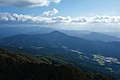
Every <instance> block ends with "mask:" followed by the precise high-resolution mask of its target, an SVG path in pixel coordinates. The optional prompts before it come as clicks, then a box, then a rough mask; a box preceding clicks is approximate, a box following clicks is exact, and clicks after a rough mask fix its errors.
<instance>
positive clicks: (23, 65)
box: [0, 49, 112, 80]
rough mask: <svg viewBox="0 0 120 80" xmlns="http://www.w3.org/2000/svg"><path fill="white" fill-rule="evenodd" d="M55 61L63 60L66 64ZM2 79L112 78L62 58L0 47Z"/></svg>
mask: <svg viewBox="0 0 120 80" xmlns="http://www.w3.org/2000/svg"><path fill="white" fill-rule="evenodd" d="M54 61H57V62H59V61H62V62H64V64H62V62H61V63H57V64H54ZM0 80H112V79H111V78H109V77H107V76H105V75H103V74H100V73H92V72H83V71H81V70H79V69H77V68H75V67H73V66H72V65H68V64H66V61H64V59H62V58H58V59H57V58H54V57H44V56H37V57H34V56H28V55H23V54H17V53H14V52H8V51H6V50H3V49H0Z"/></svg>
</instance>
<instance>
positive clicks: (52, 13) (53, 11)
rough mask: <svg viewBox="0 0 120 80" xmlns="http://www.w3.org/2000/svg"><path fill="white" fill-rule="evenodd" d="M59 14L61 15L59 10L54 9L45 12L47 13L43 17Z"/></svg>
mask: <svg viewBox="0 0 120 80" xmlns="http://www.w3.org/2000/svg"><path fill="white" fill-rule="evenodd" d="M57 13H59V10H57V9H55V8H54V9H53V10H51V11H45V12H43V16H52V15H55V14H57Z"/></svg>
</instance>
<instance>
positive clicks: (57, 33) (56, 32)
mask: <svg viewBox="0 0 120 80" xmlns="http://www.w3.org/2000/svg"><path fill="white" fill-rule="evenodd" d="M48 34H56V35H66V34H64V33H62V32H60V31H57V30H55V31H52V32H50V33H48Z"/></svg>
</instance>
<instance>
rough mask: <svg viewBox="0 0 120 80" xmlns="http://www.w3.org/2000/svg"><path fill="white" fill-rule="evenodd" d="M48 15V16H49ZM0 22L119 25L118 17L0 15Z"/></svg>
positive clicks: (119, 17)
mask: <svg viewBox="0 0 120 80" xmlns="http://www.w3.org/2000/svg"><path fill="white" fill-rule="evenodd" d="M49 15H50V14H49ZM1 22H6V23H7V22H17V23H19V22H20V23H41V24H81V23H84V24H89V23H90V24H95V23H97V24H120V16H93V17H77V18H72V17H70V16H67V17H63V16H57V17H51V18H47V17H41V16H31V15H23V14H16V13H13V14H10V13H0V23H1Z"/></svg>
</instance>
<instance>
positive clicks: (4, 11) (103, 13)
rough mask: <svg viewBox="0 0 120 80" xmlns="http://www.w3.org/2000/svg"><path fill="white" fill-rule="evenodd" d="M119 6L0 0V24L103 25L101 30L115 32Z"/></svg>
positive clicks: (73, 0)
mask: <svg viewBox="0 0 120 80" xmlns="http://www.w3.org/2000/svg"><path fill="white" fill-rule="evenodd" d="M119 4H120V0H12V1H10V0H0V24H1V25H3V24H9V23H15V24H17V23H19V22H20V23H22V24H30V23H32V24H38V25H40V26H41V25H42V26H44V25H45V26H46V25H47V26H59V27H60V26H63V27H64V28H67V26H71V29H75V28H76V29H78V28H80V29H83V28H86V29H90V27H88V26H92V27H91V29H92V28H93V26H101V25H102V26H103V27H102V28H100V29H106V28H109V27H105V26H108V25H109V26H111V27H110V28H114V30H115V28H116V26H117V28H118V26H119V24H120V5H119ZM71 23H72V24H71ZM66 24H67V25H66ZM78 26H80V27H78ZM86 26H87V27H86ZM98 29H99V28H98Z"/></svg>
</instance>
